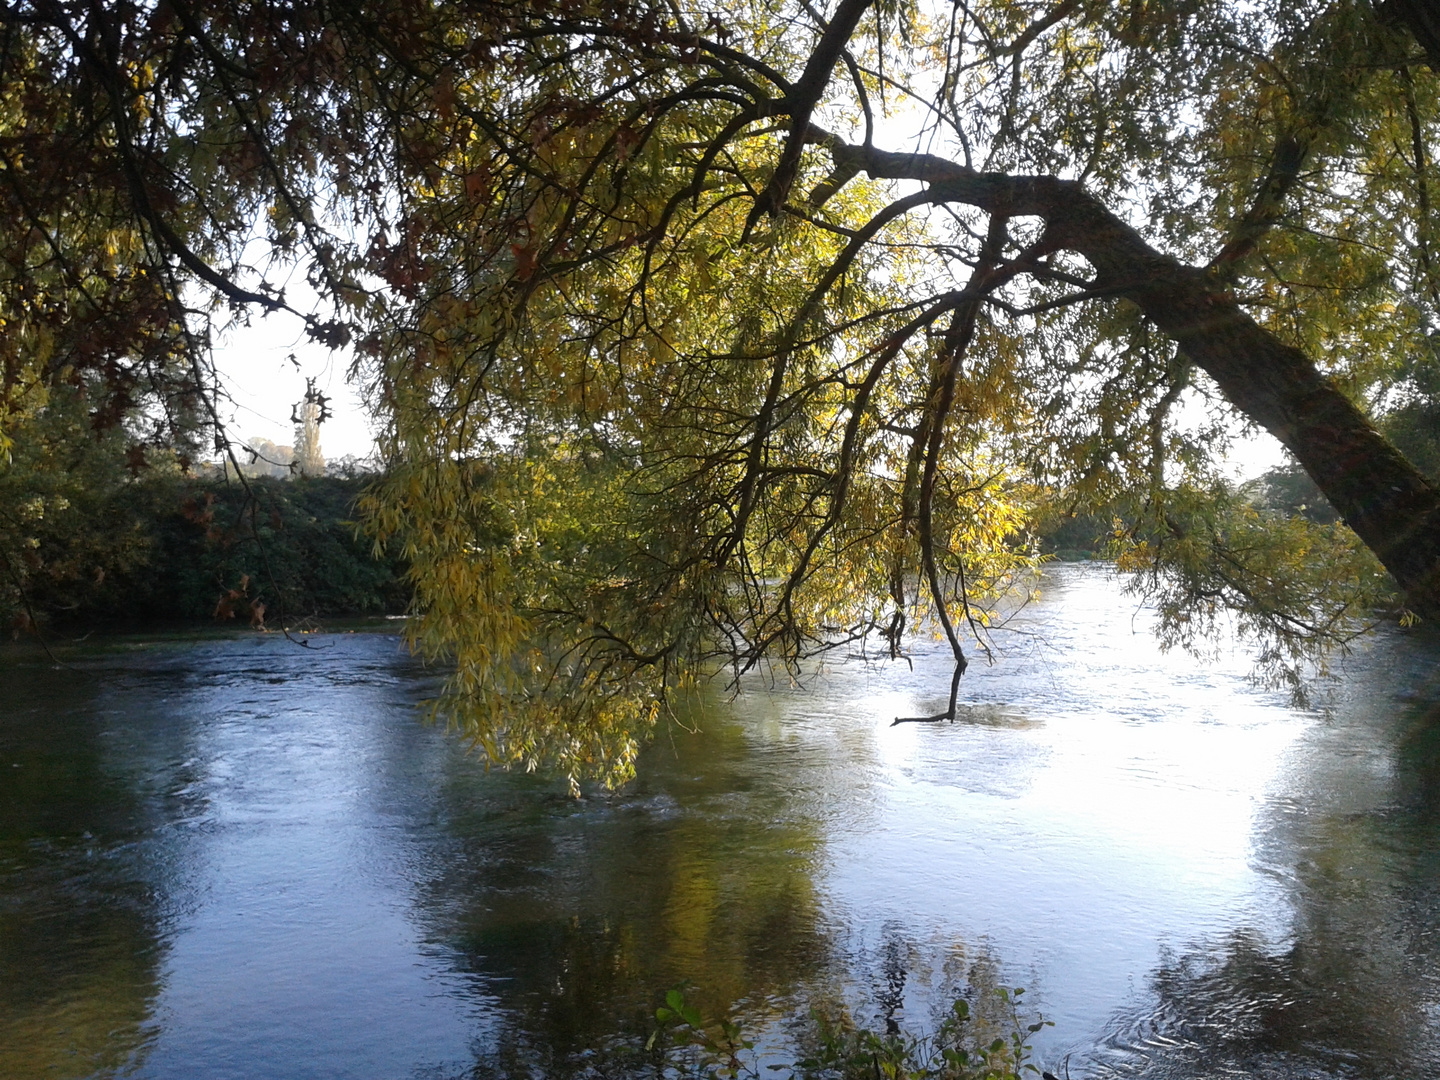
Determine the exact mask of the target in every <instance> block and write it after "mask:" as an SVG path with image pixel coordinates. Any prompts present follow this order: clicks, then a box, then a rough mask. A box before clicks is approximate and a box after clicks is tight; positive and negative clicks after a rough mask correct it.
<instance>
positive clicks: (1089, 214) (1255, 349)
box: [831, 142, 1440, 619]
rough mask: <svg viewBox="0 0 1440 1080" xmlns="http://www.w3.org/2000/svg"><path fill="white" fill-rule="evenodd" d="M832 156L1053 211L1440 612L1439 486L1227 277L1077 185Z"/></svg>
mask: <svg viewBox="0 0 1440 1080" xmlns="http://www.w3.org/2000/svg"><path fill="white" fill-rule="evenodd" d="M831 147H832V153H834V154H835V155H836V159H837V164H839V163H841V162H842V161H849V162H853V163H856V164H858V165H859V166H860V168H861V169H863V170H864V171H866V172H868V173H869V174H870V175H871V176H873V177H876V178H885V179H908V180H918V181H921V182H923V183H926V184H928V185H929V190H930V191H931V193H932V194H933V196H934V200H935V201H936V202H937V203H938V202H946V201H953V202H962V203H966V204H968V205H972V206H976V207H979V208H981V209H984V210H986V211H987V212H989V213H991V214H1004V215H1007V216H1013V217H1019V216H1037V217H1041V218H1043V219H1044V220H1045V222H1046V233H1045V240H1046V243H1047V246H1048V247H1049V248H1050V249H1051V250H1056V251H1058V250H1070V251H1075V252H1078V253H1079V254H1081V255H1084V256H1085V258H1086V259H1088V260H1089V261H1090V263H1091V265H1093V266H1094V267H1095V270H1096V277H1095V282H1094V284H1095V287H1096V289H1097V290H1104V291H1106V292H1108V293H1110V294H1112V295H1117V296H1122V297H1125V298H1126V299H1128V300H1130V301H1132V302H1133V303H1135V304H1136V305H1137V306H1138V307H1139V308H1140V310H1141V311H1143V312H1144V313H1145V315H1146V316H1147V317H1149V318H1150V319H1151V320H1152V321H1154V323H1155V324H1156V326H1158V327H1159V328H1160V329H1161V330H1163V331H1164V332H1165V333H1167V334H1169V335H1171V336H1172V337H1173V338H1174V339H1175V340H1176V341H1177V342H1178V343H1179V345H1180V348H1181V349H1182V350H1183V351H1184V352H1185V354H1186V355H1187V356H1188V357H1189V358H1190V359H1191V360H1192V361H1193V362H1194V363H1195V364H1196V366H1198V367H1200V368H1201V369H1202V370H1204V371H1205V372H1206V373H1207V374H1209V376H1210V377H1211V378H1212V379H1214V380H1215V382H1216V384H1217V385H1218V386H1219V387H1220V389H1221V391H1222V392H1223V393H1224V394H1225V396H1226V398H1227V399H1228V400H1229V401H1230V403H1231V404H1232V405H1234V406H1235V407H1236V408H1237V409H1239V410H1240V411H1241V412H1242V413H1244V414H1245V415H1246V416H1247V417H1249V418H1250V419H1251V420H1253V421H1255V422H1256V423H1257V424H1259V425H1260V426H1261V427H1263V428H1265V430H1267V431H1269V432H1270V433H1271V434H1272V435H1274V436H1275V437H1276V438H1277V439H1279V440H1280V442H1281V443H1282V444H1283V445H1284V446H1285V447H1286V449H1288V450H1289V451H1290V452H1291V453H1292V454H1294V455H1295V457H1296V459H1297V460H1298V461H1299V462H1300V464H1301V465H1302V466H1304V468H1305V471H1306V472H1308V473H1309V474H1310V477H1311V478H1312V479H1313V480H1314V481H1315V483H1316V485H1317V486H1318V487H1319V488H1320V490H1321V491H1323V492H1324V493H1325V496H1326V498H1328V499H1329V500H1330V502H1331V504H1332V505H1333V506H1334V507H1335V509H1336V510H1337V511H1338V512H1339V513H1340V515H1341V516H1342V517H1343V518H1344V520H1345V523H1346V524H1347V525H1349V526H1350V528H1351V529H1353V530H1354V531H1355V533H1356V535H1357V536H1359V537H1360V539H1361V541H1363V542H1364V543H1365V545H1366V546H1367V547H1369V548H1370V550H1371V551H1373V552H1374V553H1375V555H1376V556H1377V557H1378V558H1379V560H1380V562H1381V563H1382V564H1384V566H1385V568H1386V569H1387V570H1389V571H1390V573H1391V575H1392V576H1393V577H1394V578H1395V581H1396V583H1397V584H1398V585H1399V586H1400V588H1401V590H1402V591H1403V593H1404V596H1405V603H1406V606H1407V607H1408V608H1409V609H1410V610H1411V611H1413V612H1414V613H1416V614H1417V615H1420V616H1421V617H1423V618H1426V619H1440V491H1437V490H1436V488H1435V487H1434V486H1433V485H1432V484H1431V483H1430V482H1429V481H1428V480H1426V478H1425V477H1424V476H1423V475H1422V474H1421V473H1420V472H1419V470H1417V469H1416V468H1415V467H1414V466H1413V465H1412V464H1411V463H1410V462H1409V461H1407V460H1406V459H1405V458H1404V457H1403V456H1402V455H1401V454H1400V452H1399V451H1398V450H1396V449H1395V448H1394V447H1393V446H1391V445H1390V444H1389V443H1388V442H1387V441H1386V440H1385V438H1384V437H1383V436H1382V435H1381V434H1380V433H1379V432H1378V431H1376V430H1375V428H1374V427H1373V426H1372V425H1371V424H1370V422H1369V421H1368V420H1367V419H1366V418H1365V416H1364V414H1363V413H1362V412H1361V411H1360V410H1359V409H1358V408H1357V407H1356V406H1355V404H1354V402H1352V401H1351V400H1350V399H1349V398H1347V397H1346V396H1345V395H1344V394H1343V393H1341V391H1340V390H1339V388H1338V387H1337V386H1336V385H1335V384H1334V382H1333V381H1331V380H1330V379H1329V378H1328V377H1326V376H1325V375H1323V374H1322V373H1321V372H1320V371H1319V370H1318V369H1317V368H1316V366H1315V364H1314V363H1313V362H1312V361H1311V360H1310V359H1309V357H1307V356H1306V355H1305V354H1304V353H1302V352H1301V351H1300V350H1299V349H1297V348H1294V347H1293V346H1290V345H1287V344H1286V343H1285V342H1283V341H1281V340H1280V339H1279V338H1277V337H1276V336H1275V335H1274V334H1272V333H1270V332H1269V331H1268V330H1266V329H1265V328H1263V327H1262V326H1260V325H1259V324H1258V323H1257V322H1255V320H1254V319H1252V318H1251V317H1250V316H1249V315H1248V314H1246V313H1245V312H1244V311H1243V310H1241V308H1240V306H1239V305H1238V304H1237V303H1236V302H1235V300H1234V299H1233V297H1231V296H1230V295H1229V294H1228V293H1227V292H1226V291H1225V290H1224V289H1223V288H1222V287H1220V284H1219V282H1218V281H1217V280H1216V279H1215V278H1212V277H1211V276H1210V275H1208V274H1207V273H1206V271H1204V270H1202V269H1199V268H1197V267H1193V266H1188V265H1186V264H1184V263H1181V262H1180V261H1179V260H1177V259H1174V258H1172V257H1170V256H1168V255H1164V254H1162V253H1161V252H1158V251H1156V250H1155V249H1154V248H1152V247H1151V246H1150V245H1149V244H1148V243H1146V241H1145V239H1144V238H1143V237H1142V236H1141V235H1140V234H1139V233H1138V232H1136V231H1135V230H1134V229H1132V228H1131V227H1130V226H1128V225H1127V224H1125V223H1124V222H1123V221H1121V220H1120V219H1119V218H1118V217H1116V216H1115V215H1114V214H1112V213H1111V212H1110V211H1109V210H1108V209H1106V208H1105V207H1104V206H1103V205H1102V204H1101V203H1100V202H1099V201H1098V200H1097V199H1096V198H1095V197H1094V196H1092V195H1091V194H1090V193H1089V192H1087V191H1086V190H1085V189H1084V188H1083V187H1082V186H1081V185H1080V184H1078V183H1075V182H1073V181H1066V180H1059V179H1056V178H1054V177H1046V176H1008V175H1004V174H998V173H977V172H974V171H973V170H970V169H967V168H965V167H964V166H962V165H958V164H956V163H955V162H952V161H947V160H945V159H943V158H938V157H934V156H932V155H928V154H892V153H887V152H884V151H879V150H874V149H872V148H869V147H854V146H848V145H838V146H837V145H836V144H835V143H833V142H832V143H831Z"/></svg>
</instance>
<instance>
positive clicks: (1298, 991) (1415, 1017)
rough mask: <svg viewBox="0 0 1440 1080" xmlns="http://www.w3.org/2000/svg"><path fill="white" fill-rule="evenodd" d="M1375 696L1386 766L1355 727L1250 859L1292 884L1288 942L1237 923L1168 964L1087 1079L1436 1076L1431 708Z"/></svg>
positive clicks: (1434, 739) (1438, 800)
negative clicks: (1388, 709)
mask: <svg viewBox="0 0 1440 1080" xmlns="http://www.w3.org/2000/svg"><path fill="white" fill-rule="evenodd" d="M1432 689H1433V688H1432ZM1382 705H1383V699H1381V704H1377V705H1376V706H1375V708H1376V712H1377V715H1376V716H1375V717H1373V718H1372V719H1370V720H1367V721H1366V722H1367V723H1369V725H1370V731H1369V734H1370V736H1371V737H1372V738H1373V739H1377V740H1383V739H1387V738H1391V736H1388V735H1387V733H1386V731H1385V730H1384V728H1385V725H1386V724H1387V723H1388V722H1394V723H1395V725H1396V729H1397V730H1398V732H1400V733H1402V734H1403V736H1404V737H1403V738H1401V739H1400V740H1399V743H1400V752H1399V757H1398V761H1396V763H1395V764H1396V768H1394V769H1377V768H1376V767H1375V763H1374V761H1373V758H1371V756H1370V755H1368V754H1367V753H1362V752H1361V751H1362V750H1364V749H1366V748H1365V747H1364V742H1363V729H1356V730H1359V731H1361V733H1362V739H1361V740H1360V741H1357V742H1356V743H1354V746H1355V747H1357V748H1358V749H1357V750H1356V751H1355V752H1354V753H1353V755H1350V756H1349V758H1348V759H1347V755H1346V754H1343V753H1341V754H1331V755H1328V756H1326V757H1324V758H1322V759H1321V760H1324V761H1326V762H1329V764H1328V765H1327V766H1326V767H1325V768H1326V770H1327V771H1325V772H1324V774H1323V775H1307V776H1306V777H1305V778H1304V780H1303V782H1302V784H1301V787H1300V789H1299V790H1303V791H1307V792H1313V793H1317V798H1316V800H1315V802H1314V803H1313V804H1310V805H1306V804H1301V803H1298V802H1290V803H1286V804H1283V805H1281V806H1278V807H1276V808H1274V809H1273V810H1272V817H1273V819H1274V820H1272V821H1271V822H1270V823H1269V828H1268V831H1267V833H1266V835H1265V836H1264V838H1263V841H1262V843H1261V845H1260V850H1259V852H1258V854H1257V857H1258V858H1259V859H1260V860H1261V862H1262V863H1263V864H1266V865H1269V866H1270V867H1271V868H1272V869H1273V872H1274V873H1276V875H1277V876H1279V877H1281V878H1282V879H1283V880H1286V881H1288V882H1289V883H1290V894H1291V902H1292V904H1293V907H1294V916H1293V927H1292V932H1291V937H1290V939H1289V940H1288V942H1287V943H1286V944H1284V945H1281V946H1277V945H1274V944H1271V943H1269V942H1267V941H1266V940H1264V938H1263V937H1262V935H1260V934H1258V933H1256V932H1254V931H1251V930H1246V929H1242V930H1239V931H1236V932H1235V933H1233V934H1232V935H1231V936H1230V937H1229V938H1228V939H1227V940H1226V941H1224V942H1223V944H1222V945H1221V946H1220V947H1219V948H1208V949H1205V950H1203V951H1196V952H1194V953H1189V954H1186V955H1183V956H1179V957H1172V958H1170V959H1167V960H1166V961H1165V962H1164V963H1162V965H1161V966H1160V968H1159V970H1157V971H1156V972H1155V974H1154V975H1153V977H1152V988H1153V990H1154V993H1155V995H1156V997H1157V998H1158V1002H1157V1003H1156V1004H1154V1006H1153V1008H1151V1009H1150V1010H1149V1011H1147V1012H1145V1013H1144V1014H1143V1015H1135V1016H1132V1017H1130V1018H1128V1019H1127V1020H1124V1021H1121V1022H1120V1023H1118V1024H1116V1025H1115V1026H1114V1028H1113V1029H1112V1033H1111V1036H1110V1038H1109V1039H1107V1040H1106V1043H1105V1046H1104V1047H1103V1049H1102V1050H1101V1052H1100V1055H1099V1056H1100V1060H1101V1062H1102V1067H1101V1068H1100V1071H1099V1072H1097V1073H1096V1074H1095V1075H1097V1076H1103V1077H1110V1076H1115V1077H1121V1076H1124V1077H1145V1078H1165V1080H1169V1078H1177V1080H1178V1078H1181V1077H1184V1078H1186V1080H1189V1078H1192V1077H1208V1076H1212V1075H1213V1076H1231V1075H1243V1076H1256V1077H1275V1078H1286V1080H1289V1078H1309V1077H1345V1078H1352V1077H1353V1078H1357V1080H1359V1078H1364V1080H1369V1078H1372V1077H1373V1078H1377V1080H1378V1078H1381V1077H1384V1078H1391V1077H1404V1078H1407V1080H1409V1078H1411V1077H1421V1076H1437V1075H1440V1024H1437V1018H1440V983H1437V976H1436V972H1437V970H1440V948H1437V944H1440V782H1437V779H1440V766H1437V757H1436V756H1435V753H1434V751H1435V750H1436V749H1437V748H1440V705H1437V704H1435V703H1433V702H1427V703H1422V704H1420V705H1419V706H1416V707H1412V708H1410V709H1409V710H1398V714H1397V715H1394V716H1388V715H1385V714H1384V713H1383V708H1382ZM1342 734H1343V733H1342ZM1388 745H1394V743H1393V742H1391V743H1389V744H1388ZM1347 760H1348V761H1350V762H1353V764H1347ZM1347 768H1350V769H1352V770H1353V771H1352V772H1351V773H1349V774H1347V773H1346V771H1345V770H1346V769H1347ZM1367 784H1368V785H1369V789H1368V790H1367ZM1326 799H1333V801H1334V805H1332V806H1327V805H1326V804H1325V800H1326Z"/></svg>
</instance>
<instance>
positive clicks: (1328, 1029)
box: [1091, 930, 1440, 1080]
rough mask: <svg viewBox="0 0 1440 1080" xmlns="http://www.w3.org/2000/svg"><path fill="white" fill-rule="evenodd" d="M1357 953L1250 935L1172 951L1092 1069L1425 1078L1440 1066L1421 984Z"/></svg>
mask: <svg viewBox="0 0 1440 1080" xmlns="http://www.w3.org/2000/svg"><path fill="white" fill-rule="evenodd" d="M1394 975H1395V973H1394V972H1392V971H1388V970H1384V969H1383V968H1382V967H1381V966H1380V965H1376V964H1374V963H1371V962H1370V961H1369V960H1368V958H1366V957H1365V956H1364V955H1363V954H1362V952H1361V951H1360V950H1359V949H1356V950H1341V949H1335V948H1329V947H1327V946H1326V944H1324V943H1323V942H1322V943H1317V942H1316V941H1314V940H1311V941H1304V940H1302V941H1297V942H1295V943H1294V944H1293V945H1292V946H1291V947H1289V948H1287V949H1283V950H1280V951H1278V952H1277V951H1274V950H1273V949H1271V948H1268V947H1267V944H1266V943H1265V942H1264V941H1262V940H1260V939H1258V938H1257V937H1256V936H1255V935H1254V934H1252V933H1250V932H1249V931H1243V930H1242V931H1238V932H1236V933H1235V934H1233V935H1232V936H1231V937H1230V938H1229V939H1228V940H1227V941H1226V942H1225V944H1224V946H1223V947H1222V948H1221V949H1219V950H1218V957H1217V950H1207V951H1206V952H1204V953H1199V954H1190V955H1186V956H1183V957H1178V958H1175V957H1172V958H1171V959H1169V960H1167V961H1166V962H1165V963H1163V964H1162V965H1161V967H1160V969H1159V970H1158V971H1156V972H1155V974H1154V975H1153V977H1152V980H1151V986H1152V989H1153V990H1154V992H1155V994H1156V995H1157V996H1158V999H1159V1000H1158V1003H1156V1004H1154V1005H1153V1006H1152V1007H1151V1008H1150V1009H1148V1010H1147V1011H1146V1013H1145V1014H1144V1015H1142V1016H1132V1017H1130V1018H1128V1019H1127V1020H1126V1021H1123V1022H1121V1023H1119V1024H1117V1025H1115V1026H1114V1027H1113V1028H1112V1031H1111V1033H1110V1036H1109V1038H1107V1039H1106V1040H1105V1042H1104V1044H1103V1045H1102V1047H1101V1049H1100V1053H1099V1063H1098V1067H1097V1068H1096V1069H1095V1070H1094V1071H1093V1073H1092V1074H1091V1075H1093V1076H1095V1077H1136V1078H1140V1077H1143V1078H1146V1080H1181V1078H1185V1080H1193V1078H1202V1077H1211V1076H1214V1077H1222V1076H1224V1077H1230V1076H1246V1077H1258V1078H1273V1080H1302V1078H1305V1080H1309V1078H1312V1077H1313V1078H1318V1077H1336V1078H1339V1077H1344V1078H1347V1080H1349V1078H1355V1080H1360V1078H1372V1077H1373V1078H1376V1080H1378V1078H1381V1077H1386V1078H1389V1077H1407V1078H1408V1077H1421V1076H1434V1075H1436V1074H1437V1068H1440V1056H1437V1054H1436V1047H1435V1045H1434V1042H1433V1033H1431V1032H1430V1031H1428V1030H1427V1028H1428V1024H1429V1021H1428V1018H1427V1016H1426V1005H1427V1003H1426V1001H1425V1000H1423V999H1422V998H1417V997H1416V996H1414V994H1415V992H1416V991H1417V990H1422V987H1421V985H1420V982H1419V980H1416V979H1415V978H1414V977H1413V973H1412V974H1411V975H1410V976H1409V977H1403V976H1402V977H1401V978H1399V979H1398V980H1397V981H1394V982H1392V981H1389V980H1390V979H1392V977H1394Z"/></svg>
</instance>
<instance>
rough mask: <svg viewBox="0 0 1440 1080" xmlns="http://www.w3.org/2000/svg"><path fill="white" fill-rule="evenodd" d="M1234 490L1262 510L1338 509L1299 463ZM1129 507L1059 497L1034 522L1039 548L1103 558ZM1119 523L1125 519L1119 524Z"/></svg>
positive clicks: (1319, 513)
mask: <svg viewBox="0 0 1440 1080" xmlns="http://www.w3.org/2000/svg"><path fill="white" fill-rule="evenodd" d="M1238 494H1239V496H1240V497H1241V498H1243V499H1244V500H1245V501H1246V502H1248V503H1250V504H1251V505H1252V506H1254V507H1255V508H1256V509H1257V510H1259V511H1260V512H1261V513H1265V514H1274V515H1277V516H1280V517H1290V516H1292V515H1299V516H1302V517H1306V518H1309V519H1310V520H1311V521H1314V522H1317V523H1319V524H1322V525H1328V524H1329V523H1331V522H1333V521H1338V520H1339V517H1340V515H1338V514H1337V513H1336V512H1335V509H1334V507H1332V506H1331V505H1330V503H1329V502H1328V501H1327V500H1326V498H1325V496H1324V495H1323V494H1321V492H1320V489H1319V488H1318V487H1316V486H1315V481H1313V480H1311V479H1310V477H1309V476H1307V475H1306V473H1305V470H1304V469H1302V468H1300V467H1299V466H1298V465H1289V466H1281V467H1279V468H1275V469H1271V470H1270V471H1269V472H1267V473H1265V474H1264V475H1262V476H1259V477H1257V478H1255V479H1254V480H1250V481H1247V482H1246V483H1244V484H1241V485H1240V486H1239V488H1238ZM1132 513H1133V511H1132V510H1130V509H1128V508H1126V507H1122V506H1109V507H1101V508H1099V509H1091V510H1084V511H1069V510H1067V509H1066V508H1065V507H1064V505H1063V503H1060V504H1057V505H1055V506H1052V507H1051V509H1050V510H1049V511H1048V512H1046V513H1043V514H1042V515H1041V517H1040V519H1039V520H1038V521H1037V522H1036V523H1035V535H1036V537H1037V538H1038V539H1039V541H1040V550H1041V551H1043V552H1044V553H1045V554H1047V555H1053V556H1055V557H1056V558H1058V559H1061V560H1064V561H1076V560H1084V559H1101V558H1104V557H1105V556H1106V554H1107V553H1108V552H1109V550H1110V547H1111V544H1112V542H1113V541H1114V539H1115V530H1116V527H1117V522H1124V521H1125V520H1127V518H1128V517H1129V516H1130V515H1131V514H1132ZM1120 527H1121V528H1123V525H1121V526H1120Z"/></svg>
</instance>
